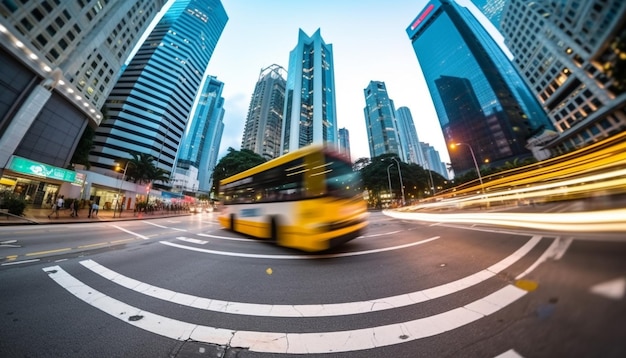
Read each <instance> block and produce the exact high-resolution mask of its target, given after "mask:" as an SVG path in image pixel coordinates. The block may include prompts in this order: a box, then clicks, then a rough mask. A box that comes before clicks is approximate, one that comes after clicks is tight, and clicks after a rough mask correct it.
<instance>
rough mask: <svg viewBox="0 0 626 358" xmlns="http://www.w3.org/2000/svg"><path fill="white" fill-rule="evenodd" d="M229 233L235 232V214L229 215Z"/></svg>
mask: <svg viewBox="0 0 626 358" xmlns="http://www.w3.org/2000/svg"><path fill="white" fill-rule="evenodd" d="M230 231H235V214H230Z"/></svg>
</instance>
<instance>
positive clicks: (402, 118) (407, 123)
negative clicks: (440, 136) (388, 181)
mask: <svg viewBox="0 0 626 358" xmlns="http://www.w3.org/2000/svg"><path fill="white" fill-rule="evenodd" d="M396 117H397V119H398V127H399V131H398V134H399V136H400V142H401V143H402V149H403V152H404V155H405V157H406V162H407V163H413V164H418V165H420V166H421V167H423V168H425V157H424V153H423V152H422V146H420V141H419V138H418V135H417V130H416V129H415V122H413V116H412V115H411V110H410V109H409V108H408V107H400V108H398V110H397V111H396Z"/></svg>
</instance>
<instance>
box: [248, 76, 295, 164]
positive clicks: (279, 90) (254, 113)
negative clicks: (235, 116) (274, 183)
mask: <svg viewBox="0 0 626 358" xmlns="http://www.w3.org/2000/svg"><path fill="white" fill-rule="evenodd" d="M284 72H285V69H284V68H282V67H281V66H279V65H271V66H269V67H266V68H263V69H261V73H260V74H259V79H258V81H257V83H256V86H255V88H254V93H253V94H252V99H251V100H250V107H249V108H248V116H247V117H246V125H245V127H244V132H243V138H242V140H241V148H242V149H249V150H251V151H253V152H255V153H257V154H259V155H261V156H262V157H263V158H265V159H267V160H270V159H273V158H276V157H278V156H280V154H281V152H280V145H281V143H282V141H281V139H282V137H281V135H282V129H283V109H284V106H285V85H286V81H285V78H284V77H283V73H284Z"/></svg>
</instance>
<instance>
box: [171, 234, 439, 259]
mask: <svg viewBox="0 0 626 358" xmlns="http://www.w3.org/2000/svg"><path fill="white" fill-rule="evenodd" d="M437 239H439V236H435V237H431V238H430V239H426V240H422V241H417V242H412V243H410V244H404V245H400V246H393V247H385V248H382V249H374V250H366V251H356V252H344V253H339V254H320V255H264V254H245V253H241V252H228V251H217V250H207V249H200V248H197V247H190V246H185V245H179V244H175V243H172V242H168V241H159V243H161V244H163V245H167V246H172V247H177V248H179V249H184V250H189V251H197V252H203V253H205V254H214V255H222V256H233V257H245V258H255V259H274V260H316V259H328V258H337V257H349V256H360V255H367V254H374V253H381V252H385V251H392V250H399V249H404V248H407V247H411V246H416V245H421V244H425V243H427V242H431V241H434V240H437Z"/></svg>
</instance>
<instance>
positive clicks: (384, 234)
mask: <svg viewBox="0 0 626 358" xmlns="http://www.w3.org/2000/svg"><path fill="white" fill-rule="evenodd" d="M399 232H400V231H391V232H385V233H382V234H372V235H363V236H360V237H378V236H387V235H393V234H397V233H399Z"/></svg>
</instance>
